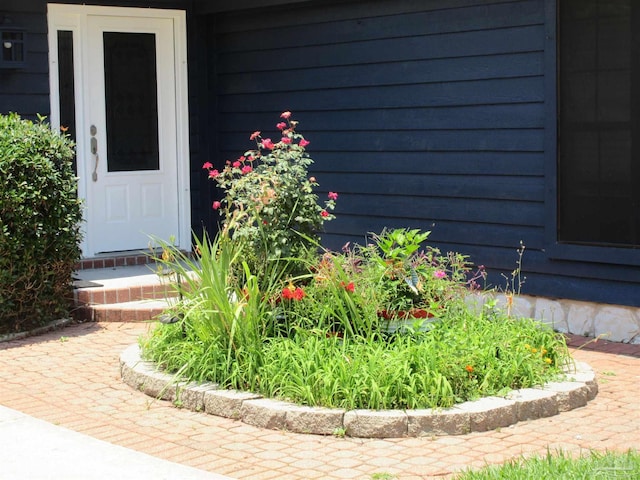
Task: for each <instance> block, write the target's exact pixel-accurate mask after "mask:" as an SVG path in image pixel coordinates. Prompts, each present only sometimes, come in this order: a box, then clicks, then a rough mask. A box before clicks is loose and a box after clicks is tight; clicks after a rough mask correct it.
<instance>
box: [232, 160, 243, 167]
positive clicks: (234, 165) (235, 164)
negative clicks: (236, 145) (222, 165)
mask: <svg viewBox="0 0 640 480" xmlns="http://www.w3.org/2000/svg"><path fill="white" fill-rule="evenodd" d="M240 165H242V164H241V163H240V162H239V161H238V160H236V161H235V162H233V168H240Z"/></svg>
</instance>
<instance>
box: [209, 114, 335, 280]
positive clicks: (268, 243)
mask: <svg viewBox="0 0 640 480" xmlns="http://www.w3.org/2000/svg"><path fill="white" fill-rule="evenodd" d="M280 117H281V119H282V121H281V122H279V123H278V124H277V125H276V127H277V129H278V131H279V136H280V140H278V141H275V142H274V141H273V140H272V139H271V138H268V137H263V136H262V133H261V132H259V131H256V132H253V133H252V134H251V135H250V137H249V139H250V140H252V141H255V142H256V148H255V149H252V150H248V151H246V152H245V153H244V154H243V155H241V156H240V157H239V158H237V159H236V160H235V161H227V162H226V164H225V165H224V167H222V168H215V167H214V165H213V164H212V163H210V162H207V163H205V164H204V165H203V168H204V169H205V170H207V171H208V174H209V178H211V179H213V180H214V181H215V182H216V184H217V186H218V187H220V188H221V189H222V190H223V191H224V192H225V196H224V199H223V200H222V201H215V202H214V203H213V205H212V207H213V208H214V209H216V210H219V211H220V213H221V215H222V218H223V225H222V233H223V235H230V236H231V238H233V239H234V240H235V241H238V242H239V243H240V244H241V245H242V248H243V251H244V252H245V254H246V255H247V259H248V260H249V264H250V266H252V267H257V268H258V269H260V266H261V265H264V263H265V261H266V260H270V259H278V258H283V257H289V258H292V257H304V256H305V252H306V251H307V250H308V249H309V248H315V246H316V245H317V244H318V243H319V237H318V232H320V231H321V230H322V226H323V224H324V222H326V221H329V220H332V219H333V218H334V216H333V214H332V213H331V212H332V211H333V209H334V207H335V201H336V200H337V198H338V194H337V193H335V192H329V194H328V198H327V200H325V201H324V202H323V205H321V204H319V203H318V196H317V195H316V194H315V193H314V188H316V187H317V186H318V183H317V182H316V179H315V178H314V177H309V174H308V168H309V166H310V165H311V164H312V163H313V160H312V159H311V157H310V156H309V154H308V153H307V152H306V147H307V146H308V145H309V143H310V142H309V141H308V140H306V139H305V138H304V137H303V136H302V135H301V134H300V133H298V132H297V131H296V128H297V126H298V122H297V121H296V120H292V119H291V112H283V113H282V115H280Z"/></svg>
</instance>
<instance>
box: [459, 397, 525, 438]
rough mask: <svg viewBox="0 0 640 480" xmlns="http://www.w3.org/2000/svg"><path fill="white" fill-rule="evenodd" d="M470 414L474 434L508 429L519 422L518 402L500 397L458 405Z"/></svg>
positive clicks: (470, 426) (470, 423) (471, 429)
mask: <svg viewBox="0 0 640 480" xmlns="http://www.w3.org/2000/svg"><path fill="white" fill-rule="evenodd" d="M458 408H459V409H460V410H462V411H465V412H468V413H469V428H470V431H472V432H485V431H487V430H495V429H496V428H501V427H508V426H509V425H513V424H514V423H516V421H517V418H518V417H517V412H516V402H515V401H513V400H507V399H505V398H500V397H486V398H481V399H480V400H476V401H473V402H465V403H462V404H460V405H458Z"/></svg>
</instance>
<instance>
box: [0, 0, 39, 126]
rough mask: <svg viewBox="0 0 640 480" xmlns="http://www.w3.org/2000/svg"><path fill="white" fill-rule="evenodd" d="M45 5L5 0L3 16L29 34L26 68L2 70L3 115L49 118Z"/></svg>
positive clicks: (33, 0)
mask: <svg viewBox="0 0 640 480" xmlns="http://www.w3.org/2000/svg"><path fill="white" fill-rule="evenodd" d="M46 11H47V7H46V2H43V1H40V0H20V1H17V0H4V1H3V2H0V17H2V16H4V15H6V16H8V17H9V18H10V19H11V21H12V23H13V25H16V26H18V27H21V28H24V29H25V33H26V43H27V49H26V59H27V65H26V67H25V68H21V69H16V70H13V69H9V70H6V69H0V113H4V114H6V113H9V112H16V113H19V114H20V115H22V116H23V117H27V118H31V119H35V118H36V116H37V114H41V115H49V108H50V107H49V65H48V50H49V48H48V44H47V17H46Z"/></svg>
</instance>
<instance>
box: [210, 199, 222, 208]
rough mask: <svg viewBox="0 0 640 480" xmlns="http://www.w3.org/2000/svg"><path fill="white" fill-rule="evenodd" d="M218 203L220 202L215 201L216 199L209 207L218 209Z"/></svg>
mask: <svg viewBox="0 0 640 480" xmlns="http://www.w3.org/2000/svg"><path fill="white" fill-rule="evenodd" d="M220 205H221V203H220V202H219V201H217V200H216V201H215V202H213V204H211V207H212V208H213V209H214V210H218V209H219V208H220Z"/></svg>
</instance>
